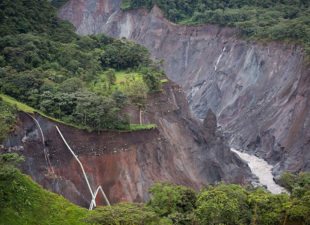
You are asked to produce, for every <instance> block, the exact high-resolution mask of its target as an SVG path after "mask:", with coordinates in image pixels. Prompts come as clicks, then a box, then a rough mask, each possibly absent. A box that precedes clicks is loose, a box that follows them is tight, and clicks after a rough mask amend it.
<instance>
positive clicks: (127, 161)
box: [2, 82, 251, 207]
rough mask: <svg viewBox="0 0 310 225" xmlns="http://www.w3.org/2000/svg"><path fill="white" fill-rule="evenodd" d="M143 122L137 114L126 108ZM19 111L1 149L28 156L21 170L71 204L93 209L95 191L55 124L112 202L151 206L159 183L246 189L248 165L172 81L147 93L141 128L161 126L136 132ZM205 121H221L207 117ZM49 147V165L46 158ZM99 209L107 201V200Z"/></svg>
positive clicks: (99, 199) (135, 120)
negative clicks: (89, 127) (82, 126)
mask: <svg viewBox="0 0 310 225" xmlns="http://www.w3.org/2000/svg"><path fill="white" fill-rule="evenodd" d="M128 112H129V113H130V114H131V115H132V118H133V121H132V122H138V115H139V112H138V109H136V108H129V109H128ZM35 118H36V119H37V121H38V123H39V124H40V126H41V128H42V131H43V135H44V139H45V143H44V145H43V144H42V136H41V133H40V130H39V128H38V125H37V124H36V123H35V121H34V120H33V119H32V118H31V116H29V115H27V114H25V113H22V112H21V113H20V114H19V124H18V128H17V129H16V131H15V132H14V133H13V134H11V135H10V136H9V138H8V139H7V140H6V141H5V143H4V148H3V149H2V152H17V153H19V154H20V155H23V156H25V159H26V161H25V163H24V164H23V166H22V170H23V172H25V173H27V174H29V175H30V176H31V177H32V178H33V180H34V181H36V182H38V183H39V184H41V185H42V186H43V187H44V188H47V189H49V190H51V191H52V192H55V193H58V194H61V195H63V196H64V197H65V198H67V199H69V200H70V201H72V202H73V203H76V204H78V205H81V206H84V207H89V205H90V201H91V194H90V192H89V189H88V187H87V184H86V182H85V180H84V177H83V174H82V171H81V168H80V166H79V164H78V163H77V161H76V160H75V159H74V157H73V156H72V154H71V153H70V151H69V149H68V148H67V147H66V145H65V144H64V142H63V140H62V139H61V137H60V135H59V134H58V133H57V130H56V128H55V126H56V125H57V126H59V128H60V130H61V132H62V133H63V135H64V137H65V139H66V140H67V142H68V143H69V145H70V146H71V148H72V149H73V151H74V152H75V154H77V155H78V158H79V159H80V161H81V162H82V164H83V166H84V168H85V171H86V174H87V177H88V179H89V182H90V185H91V188H92V190H93V191H95V189H96V188H97V186H98V185H102V187H103V189H104V191H105V193H106V195H107V196H108V198H109V200H110V202H112V203H116V202H120V201H138V202H139V201H146V200H148V199H149V195H148V192H147V190H148V188H149V187H150V186H151V185H152V184H153V183H154V181H155V180H164V181H171V182H173V183H175V184H179V185H185V186H188V187H191V188H193V189H194V190H196V191H198V190H199V189H201V188H202V187H203V186H204V185H205V184H212V183H216V182H219V181H224V182H227V183H238V184H245V183H248V182H249V181H250V179H251V172H250V170H249V168H248V166H247V165H246V164H245V163H244V162H242V161H241V160H240V159H239V158H238V157H237V156H235V155H234V154H233V153H232V152H231V151H230V149H229V147H228V145H226V144H225V140H224V139H223V138H222V137H221V136H220V135H219V134H217V133H218V131H216V130H215V127H214V126H208V127H207V128H206V127H205V126H204V125H203V124H202V123H201V122H200V121H198V120H196V119H193V118H192V117H191V114H190V110H189V107H188V104H187V101H186V98H185V96H184V94H183V92H182V90H181V88H180V87H179V86H178V85H176V84H173V83H172V82H168V83H165V84H164V87H163V92H160V93H153V94H150V95H149V96H148V102H147V107H146V110H145V111H143V113H142V120H143V123H156V124H157V127H158V128H157V129H155V130H148V131H136V132H112V131H102V132H100V133H98V132H92V133H89V132H87V131H82V130H78V129H75V128H72V127H68V126H65V125H63V124H58V123H56V122H54V121H51V120H49V119H46V118H44V117H42V116H40V115H35ZM206 120H208V121H209V122H206V123H207V124H214V123H216V122H215V121H214V120H215V118H214V117H212V116H211V117H209V118H207V119H206ZM44 148H45V149H46V152H47V153H48V154H47V160H46V157H45V154H44ZM97 203H98V204H104V200H103V198H102V196H99V197H98V198H97Z"/></svg>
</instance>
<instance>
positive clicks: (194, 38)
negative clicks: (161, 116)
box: [59, 0, 310, 175]
mask: <svg viewBox="0 0 310 225" xmlns="http://www.w3.org/2000/svg"><path fill="white" fill-rule="evenodd" d="M120 4H121V1H120V0H70V1H69V2H68V3H67V4H66V5H65V6H64V7H63V8H62V9H61V10H60V11H59V16H60V17H61V18H63V19H67V20H69V21H70V22H72V23H73V24H74V26H75V27H76V32H77V33H79V34H93V33H106V34H109V35H111V36H113V37H116V38H121V37H126V38H128V39H132V40H136V41H137V42H138V43H140V44H143V45H145V46H146V47H148V48H149V49H150V51H151V53H152V57H153V58H154V59H161V58H164V59H165V60H166V66H165V69H166V72H167V74H168V76H169V78H170V79H172V80H173V81H175V82H177V83H178V84H180V85H181V87H182V88H183V90H184V91H185V93H186V96H187V100H188V102H189V104H190V107H191V110H192V112H193V113H194V114H195V116H196V117H198V118H199V119H201V120H202V119H204V118H205V116H206V114H207V112H208V110H209V109H212V111H213V112H215V114H216V116H217V118H218V124H219V125H220V126H222V128H223V130H224V132H225V133H226V135H227V137H228V138H229V140H230V144H231V146H233V147H235V148H238V149H240V150H241V149H242V150H244V151H248V152H252V153H254V154H256V155H259V156H260V157H262V158H264V159H266V160H267V161H268V162H269V163H271V164H273V165H275V169H274V173H275V174H277V175H278V174H279V173H280V172H281V171H290V172H297V171H301V170H308V171H309V170H310V102H309V99H310V97H309V95H310V88H309V87H310V70H309V69H306V68H305V67H304V65H303V60H304V55H303V52H302V49H301V48H300V47H299V46H297V45H290V44H279V43H269V44H262V43H253V42H247V41H245V40H242V39H241V38H238V37H237V31H236V30H235V29H232V28H222V27H218V26H214V25H206V26H200V27H192V26H182V25H176V24H173V23H171V22H169V21H167V20H166V19H165V18H164V17H163V15H162V13H161V11H160V10H159V9H158V8H156V7H154V8H153V9H152V11H150V12H148V11H146V10H130V11H126V12H123V11H121V10H120V9H119V6H120Z"/></svg>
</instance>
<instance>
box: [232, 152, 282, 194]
mask: <svg viewBox="0 0 310 225" xmlns="http://www.w3.org/2000/svg"><path fill="white" fill-rule="evenodd" d="M231 151H232V152H234V153H236V154H237V155H238V156H239V157H240V158H241V159H243V160H244V161H246V162H247V163H248V165H249V167H250V169H251V171H252V173H253V174H255V175H256V176H257V177H258V178H259V182H260V183H261V184H262V185H265V186H266V187H267V189H268V190H269V191H270V192H271V193H273V194H280V193H281V192H286V190H285V189H284V188H282V187H281V186H279V185H277V184H276V183H275V182H274V180H273V175H272V173H271V171H272V168H273V166H271V165H269V164H268V163H267V162H266V161H265V160H263V159H260V158H258V157H256V156H255V155H249V154H247V153H244V152H239V151H237V150H236V149H234V148H231Z"/></svg>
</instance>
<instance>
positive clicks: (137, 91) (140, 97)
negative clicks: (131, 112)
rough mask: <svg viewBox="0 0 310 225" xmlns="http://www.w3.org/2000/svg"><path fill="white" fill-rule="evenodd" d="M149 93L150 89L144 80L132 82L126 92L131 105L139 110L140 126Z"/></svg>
mask: <svg viewBox="0 0 310 225" xmlns="http://www.w3.org/2000/svg"><path fill="white" fill-rule="evenodd" d="M148 91H149V89H148V87H147V86H146V84H145V83H144V82H143V81H142V80H137V81H134V82H130V83H129V84H128V86H126V87H125V90H124V92H125V94H126V95H127V96H128V97H129V98H130V100H131V103H132V104H134V105H136V106H138V108H139V121H140V124H142V108H144V107H145V106H146V99H147V93H148Z"/></svg>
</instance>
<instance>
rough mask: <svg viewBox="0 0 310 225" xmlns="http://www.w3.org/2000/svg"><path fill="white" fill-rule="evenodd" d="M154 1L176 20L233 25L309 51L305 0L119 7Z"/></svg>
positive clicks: (163, 0)
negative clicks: (297, 45)
mask: <svg viewBox="0 0 310 225" xmlns="http://www.w3.org/2000/svg"><path fill="white" fill-rule="evenodd" d="M154 5H157V6H158V7H159V8H160V9H162V11H163V12H164V15H165V16H166V17H167V18H168V19H169V20H171V21H173V22H175V23H180V24H188V25H201V24H218V25H220V26H229V27H236V28H238V29H239V31H240V35H242V36H243V37H245V38H248V39H252V40H261V41H285V42H287V41H289V42H293V43H299V44H302V45H303V46H304V48H305V50H306V52H307V54H308V56H309V55H310V8H309V6H310V1H308V0H258V1H257V0H124V1H123V4H122V9H123V10H126V9H133V8H147V9H149V10H150V9H151V8H152V7H153V6H154Z"/></svg>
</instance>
